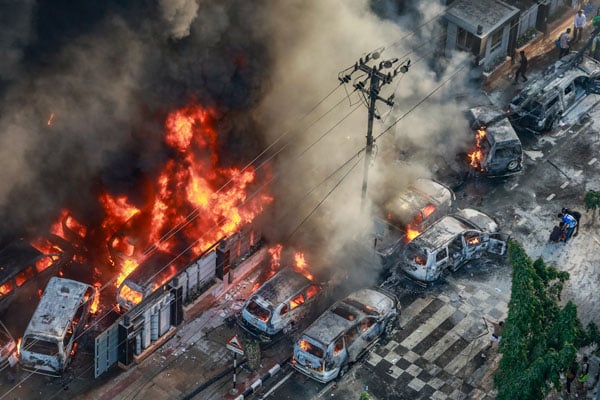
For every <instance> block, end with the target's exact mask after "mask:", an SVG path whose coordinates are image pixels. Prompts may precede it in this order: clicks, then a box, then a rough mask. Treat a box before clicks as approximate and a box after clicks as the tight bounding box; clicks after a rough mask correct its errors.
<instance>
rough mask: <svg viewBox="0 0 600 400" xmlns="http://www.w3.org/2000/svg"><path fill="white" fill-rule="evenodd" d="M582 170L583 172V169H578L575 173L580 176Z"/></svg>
mask: <svg viewBox="0 0 600 400" xmlns="http://www.w3.org/2000/svg"><path fill="white" fill-rule="evenodd" d="M582 172H583V171H582V170H577V171H575V173H574V174H573V175H574V176H579V175H581V173H582Z"/></svg>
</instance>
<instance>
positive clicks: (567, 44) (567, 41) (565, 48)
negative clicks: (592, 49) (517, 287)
mask: <svg viewBox="0 0 600 400" xmlns="http://www.w3.org/2000/svg"><path fill="white" fill-rule="evenodd" d="M586 23H587V17H586V16H585V14H584V12H583V10H579V11H577V14H575V17H574V18H573V37H572V38H571V28H567V30H566V31H564V32H563V33H561V34H560V36H559V38H558V40H557V45H558V49H559V52H558V58H559V59H561V58H563V57H564V56H566V55H567V54H569V51H570V50H571V44H573V43H577V42H578V41H580V40H581V37H582V33H583V28H585V25H586ZM592 23H593V25H594V29H597V26H596V25H599V24H600V18H598V16H596V17H594V19H593V20H592Z"/></svg>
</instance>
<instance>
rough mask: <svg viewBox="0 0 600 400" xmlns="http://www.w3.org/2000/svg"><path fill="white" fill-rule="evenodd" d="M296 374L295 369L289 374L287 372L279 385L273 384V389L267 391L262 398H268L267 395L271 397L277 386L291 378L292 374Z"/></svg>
mask: <svg viewBox="0 0 600 400" xmlns="http://www.w3.org/2000/svg"><path fill="white" fill-rule="evenodd" d="M293 374H294V371H292V372H290V373H289V374H287V375H286V376H284V377H283V379H281V380H280V381H279V382H277V385H275V386H273V387H272V388H271V390H269V391H268V392H267V393H265V394H264V395H262V396H261V397H260V398H261V399H266V398H267V397H269V395H270V394H271V393H273V392H274V391H275V390H277V388H278V387H279V386H281V385H283V384H284V383H285V381H287V380H288V379H290V376H292V375H293Z"/></svg>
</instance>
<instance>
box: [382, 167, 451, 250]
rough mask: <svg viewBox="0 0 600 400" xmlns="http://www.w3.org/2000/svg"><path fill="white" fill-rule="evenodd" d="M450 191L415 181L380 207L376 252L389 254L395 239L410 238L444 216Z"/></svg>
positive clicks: (436, 183) (449, 199)
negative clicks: (383, 214) (383, 216)
mask: <svg viewBox="0 0 600 400" xmlns="http://www.w3.org/2000/svg"><path fill="white" fill-rule="evenodd" d="M455 198H456V197H455V195H454V192H453V191H452V189H450V188H449V187H447V186H446V185H444V184H442V183H440V182H437V181H435V180H432V179H425V178H419V179H417V180H415V181H414V182H413V183H412V184H411V185H410V186H408V187H407V188H406V189H404V190H402V191H401V192H399V193H398V194H396V195H395V196H394V197H393V198H392V199H391V200H389V201H388V202H387V203H386V204H385V205H384V207H383V212H384V213H385V219H382V218H376V220H375V231H376V239H377V240H376V245H375V247H376V249H377V251H378V252H379V253H380V254H381V255H384V256H386V255H389V254H390V251H391V250H392V246H393V244H394V243H396V242H397V241H398V240H399V239H400V240H403V241H404V239H405V238H406V239H407V240H408V239H412V238H413V237H414V236H416V235H417V234H418V233H419V232H422V231H423V230H424V229H426V228H427V227H428V226H430V225H431V224H432V223H433V222H435V221H436V220H438V219H439V218H441V217H443V216H444V215H446V214H448V213H449V212H450V211H451V209H452V204H453V202H454V200H455Z"/></svg>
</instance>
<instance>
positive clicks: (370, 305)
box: [291, 288, 400, 383]
mask: <svg viewBox="0 0 600 400" xmlns="http://www.w3.org/2000/svg"><path fill="white" fill-rule="evenodd" d="M399 315H400V303H399V302H398V299H397V298H396V296H394V295H393V294H391V293H387V292H386V291H384V290H382V289H379V288H377V289H366V288H365V289H360V290H358V291H356V292H354V293H352V294H351V295H349V296H348V297H346V298H345V299H343V300H340V301H338V302H336V303H335V304H334V305H333V306H331V307H330V308H329V309H328V310H327V311H325V312H324V313H323V314H321V316H319V318H318V319H317V320H316V321H315V322H313V323H312V324H311V325H310V326H309V327H308V328H307V329H306V330H304V331H303V332H302V334H301V335H300V338H299V339H298V340H297V341H296V343H295V344H294V355H293V358H292V361H291V364H292V366H293V367H294V368H295V369H296V370H298V371H300V372H302V373H303V374H305V375H307V376H309V377H311V378H313V379H315V380H317V381H319V382H322V383H327V382H330V381H331V380H333V379H335V378H337V377H341V376H343V375H344V374H345V373H346V371H347V370H348V368H349V367H350V365H351V364H352V363H354V362H356V361H357V360H359V359H360V357H361V356H363V355H364V354H366V353H367V352H368V351H369V350H370V349H371V348H372V347H373V346H374V345H375V344H376V343H377V341H378V340H379V339H380V338H381V337H382V336H384V335H386V334H390V333H391V332H392V331H393V329H394V328H395V327H396V325H397V321H398V317H399Z"/></svg>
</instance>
